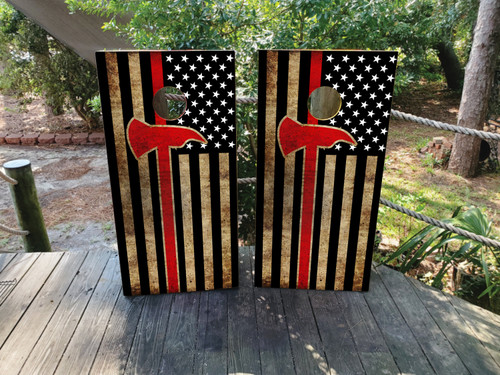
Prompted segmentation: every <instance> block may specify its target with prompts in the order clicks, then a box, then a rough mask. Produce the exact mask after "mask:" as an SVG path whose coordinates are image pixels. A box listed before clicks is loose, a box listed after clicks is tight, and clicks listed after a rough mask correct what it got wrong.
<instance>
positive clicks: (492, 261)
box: [382, 207, 500, 301]
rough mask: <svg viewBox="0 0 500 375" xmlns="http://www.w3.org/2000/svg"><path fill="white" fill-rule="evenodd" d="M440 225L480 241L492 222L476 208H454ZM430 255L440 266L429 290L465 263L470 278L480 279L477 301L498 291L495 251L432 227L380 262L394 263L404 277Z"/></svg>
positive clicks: (498, 253) (499, 256)
mask: <svg viewBox="0 0 500 375" xmlns="http://www.w3.org/2000/svg"><path fill="white" fill-rule="evenodd" d="M442 221H443V222H445V223H448V224H450V225H453V226H455V227H457V228H461V229H464V230H467V231H469V232H472V233H475V234H478V235H481V236H484V237H490V236H491V229H492V221H491V220H489V219H488V217H487V216H486V215H485V214H483V212H481V210H479V209H478V208H476V207H472V208H469V209H467V210H464V211H462V207H458V208H457V209H456V210H455V211H454V212H453V215H452V217H451V218H450V219H444V220H442ZM490 238H492V237H490ZM430 255H433V256H434V257H435V259H436V260H437V261H438V262H441V268H440V270H439V271H438V273H437V274H436V275H435V276H434V278H433V280H432V286H435V287H438V288H441V287H442V284H443V277H444V276H445V275H446V274H447V272H448V270H449V269H450V267H452V266H457V265H458V264H459V263H461V264H464V263H465V264H467V265H468V266H470V269H471V270H472V273H473V274H475V275H479V276H481V277H484V281H485V284H486V288H485V290H484V291H483V292H482V293H481V295H480V296H479V298H480V297H482V296H484V295H486V294H488V296H489V298H490V301H491V298H492V297H493V296H494V295H495V294H496V293H498V292H499V291H500V271H499V266H500V249H499V248H493V247H490V246H486V245H484V244H483V243H481V242H478V241H475V240H473V239H470V238H468V237H465V236H462V235H459V234H455V233H453V232H450V231H448V230H445V229H441V228H437V227H435V226H432V225H429V226H426V227H425V228H423V229H422V230H421V231H419V232H418V233H416V234H415V235H413V236H412V237H411V238H410V239H408V240H407V241H406V242H404V243H403V244H402V245H401V246H400V247H399V248H398V250H396V251H395V252H394V253H392V254H390V255H388V256H387V257H385V258H384V259H382V261H383V262H384V263H386V264H393V265H394V262H395V261H396V264H395V266H396V267H397V268H398V269H399V270H400V271H401V272H403V273H406V272H408V271H410V270H411V269H414V268H416V267H418V266H419V265H420V263H422V261H423V260H424V259H426V258H427V257H428V256H430Z"/></svg>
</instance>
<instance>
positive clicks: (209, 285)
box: [200, 154, 214, 290]
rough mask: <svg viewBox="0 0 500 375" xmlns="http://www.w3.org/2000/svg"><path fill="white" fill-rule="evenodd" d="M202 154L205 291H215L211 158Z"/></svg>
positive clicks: (201, 181)
mask: <svg viewBox="0 0 500 375" xmlns="http://www.w3.org/2000/svg"><path fill="white" fill-rule="evenodd" d="M209 157H210V156H209V154H200V189H201V221H202V227H203V259H204V268H205V290H210V289H214V260H213V245H212V205H211V202H212V197H211V194H210V158H209Z"/></svg>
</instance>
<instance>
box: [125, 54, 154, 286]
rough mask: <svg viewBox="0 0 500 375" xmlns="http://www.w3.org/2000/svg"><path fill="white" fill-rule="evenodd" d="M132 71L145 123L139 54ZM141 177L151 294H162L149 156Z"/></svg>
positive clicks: (137, 108)
mask: <svg viewBox="0 0 500 375" xmlns="http://www.w3.org/2000/svg"><path fill="white" fill-rule="evenodd" d="M128 64H129V70H130V88H131V92H132V107H133V110H134V117H135V118H136V119H138V120H141V121H144V103H143V97H142V78H141V65H140V61H139V54H138V53H129V54H128ZM138 164H139V177H140V185H141V198H142V212H143V218H144V236H145V239H146V254H147V261H148V274H149V290H150V292H151V294H159V293H160V281H159V279H158V263H157V260H156V239H155V233H154V221H153V202H152V200H151V183H150V180H149V160H148V155H144V156H143V157H141V158H139V160H138Z"/></svg>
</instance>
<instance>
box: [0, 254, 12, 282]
mask: <svg viewBox="0 0 500 375" xmlns="http://www.w3.org/2000/svg"><path fill="white" fill-rule="evenodd" d="M15 257H16V254H15V253H4V254H0V272H2V271H3V270H4V268H5V267H7V266H8V265H9V263H10V262H11V261H12V260H13V259H14V258H15ZM2 280H3V278H2Z"/></svg>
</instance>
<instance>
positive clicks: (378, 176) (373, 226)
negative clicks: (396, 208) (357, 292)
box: [362, 153, 385, 291]
mask: <svg viewBox="0 0 500 375" xmlns="http://www.w3.org/2000/svg"><path fill="white" fill-rule="evenodd" d="M384 160H385V153H384V154H382V155H379V156H378V157H377V171H376V173H375V184H374V187H373V201H372V212H371V215H370V228H369V230H368V243H367V246H366V258H365V272H364V274H363V288H362V290H363V291H368V289H369V286H370V272H371V265H372V257H373V246H374V242H375V231H376V230H377V216H378V208H379V200H380V192H381V190H382V175H383V173H384Z"/></svg>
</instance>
